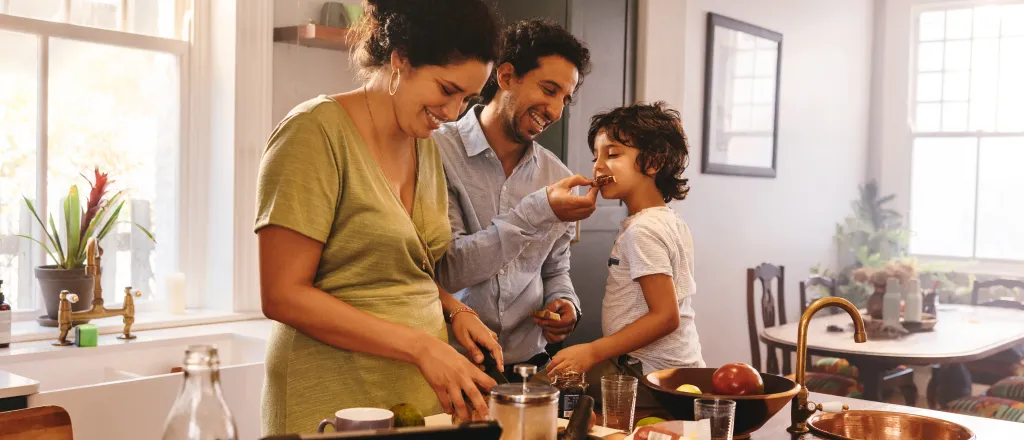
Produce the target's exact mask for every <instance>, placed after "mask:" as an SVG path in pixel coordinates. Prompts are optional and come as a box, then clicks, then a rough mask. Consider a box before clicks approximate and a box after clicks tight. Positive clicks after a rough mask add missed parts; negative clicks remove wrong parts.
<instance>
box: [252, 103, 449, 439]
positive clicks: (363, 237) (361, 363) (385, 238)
mask: <svg viewBox="0 0 1024 440" xmlns="http://www.w3.org/2000/svg"><path fill="white" fill-rule="evenodd" d="M416 148H417V151H418V157H419V162H418V164H417V166H418V167H419V168H418V171H417V174H418V178H417V181H416V190H415V199H414V200H415V201H414V206H413V214H412V216H411V217H410V216H409V215H408V214H407V213H406V211H405V208H404V207H403V206H402V204H401V202H400V201H399V199H398V198H397V197H396V196H395V194H394V193H393V192H392V191H391V189H390V186H389V183H388V182H387V180H386V178H385V177H384V173H383V172H382V171H381V169H380V167H379V166H378V165H377V163H376V161H375V160H374V159H373V156H372V155H371V153H370V150H369V147H368V146H367V145H366V143H365V142H364V141H363V139H362V138H361V137H360V135H359V132H358V131H357V130H356V127H355V125H354V124H353V122H352V120H351V119H350V118H349V116H348V114H347V113H346V112H345V109H344V108H343V107H342V106H341V105H340V104H339V103H337V102H336V101H334V100H333V99H332V98H330V97H327V96H320V97H318V98H315V99H312V100H310V101H307V102H305V103H303V104H300V105H299V106H297V107H296V108H295V109H293V110H292V111H291V113H289V114H288V116H287V117H286V118H285V119H284V121H282V122H281V123H280V124H279V125H278V126H277V128H276V129H275V130H274V133H273V134H272V135H271V137H270V140H269V142H268V145H267V149H266V151H265V152H264V154H263V159H262V162H261V163H260V171H259V179H258V189H257V200H258V211H257V217H256V226H255V229H256V230H257V231H259V230H260V229H261V228H263V227H265V226H267V225H278V226H282V227H285V228H288V229H291V230H294V231H297V232H299V233H301V234H303V235H306V236H308V237H310V238H313V239H315V240H317V241H320V242H322V243H324V248H323V255H322V256H321V258H320V264H319V266H318V267H317V271H316V278H315V280H314V285H315V286H316V287H317V288H318V289H320V290H323V291H324V292H327V293H329V294H331V295H333V296H334V297H336V298H337V299H338V300H339V301H344V302H346V303H347V304H349V305H352V306H354V307H356V308H358V309H360V310H362V311H364V312H367V313H370V314H372V315H375V316H378V317H380V318H383V319H387V320H389V321H392V322H395V323H398V324H402V325H405V326H408V327H413V328H417V329H421V330H423V331H426V332H427V333H429V334H431V335H434V336H436V337H437V338H438V339H439V340H442V341H447V340H448V339H447V330H446V327H445V322H444V318H443V313H442V311H441V302H440V299H439V298H438V290H437V286H436V285H435V284H434V281H433V276H434V263H435V262H437V261H438V260H439V259H440V258H441V256H442V255H443V254H444V252H445V250H446V249H447V247H448V243H449V242H450V240H451V229H450V226H449V223H448V214H447V209H448V193H447V189H446V186H445V178H444V171H443V169H442V166H441V157H440V154H439V152H438V150H437V147H436V145H435V144H434V143H433V141H432V140H429V139H421V140H418V141H417V144H416ZM403 402H404V403H411V404H413V405H415V406H416V407H417V408H419V409H420V411H422V412H423V413H424V414H427V415H429V414H436V413H438V412H440V404H439V403H438V400H437V396H436V395H435V394H434V392H433V391H432V390H431V388H430V386H429V385H428V384H427V382H426V380H425V379H424V378H423V375H422V374H421V373H420V371H419V369H417V368H416V367H415V366H414V365H412V364H408V363H404V362H400V361H395V360H391V359H386V358H381V357H377V356H372V355H368V354H364V353H358V352H353V351H348V350H342V349H339V348H335V347H333V346H330V345H327V344H324V343H322V342H320V341H318V340H316V339H314V338H312V337H310V336H307V335H305V334H303V333H300V332H298V331H296V330H295V329H294V328H292V327H289V326H287V325H284V324H281V323H279V322H275V323H274V327H273V330H272V332H271V336H270V340H269V341H268V345H267V361H266V383H265V385H264V390H263V405H262V421H263V433H264V434H265V435H272V434H285V433H304V432H314V431H315V430H316V427H317V424H318V423H319V422H320V420H323V419H326V418H329V417H331V416H332V415H333V414H334V412H335V411H337V410H340V409H343V408H351V407H378V408H390V407H391V406H393V405H395V404H398V403H403Z"/></svg>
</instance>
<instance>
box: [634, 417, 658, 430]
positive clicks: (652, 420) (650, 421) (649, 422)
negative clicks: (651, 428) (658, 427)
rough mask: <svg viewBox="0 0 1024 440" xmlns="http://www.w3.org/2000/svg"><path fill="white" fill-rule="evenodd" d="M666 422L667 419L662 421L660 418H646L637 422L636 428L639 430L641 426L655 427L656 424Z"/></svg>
mask: <svg viewBox="0 0 1024 440" xmlns="http://www.w3.org/2000/svg"><path fill="white" fill-rule="evenodd" d="M664 421H665V419H662V418H660V417H645V418H642V419H640V421H639V422H636V427H637V428H639V427H641V426H647V425H653V424H655V423H661V422H664Z"/></svg>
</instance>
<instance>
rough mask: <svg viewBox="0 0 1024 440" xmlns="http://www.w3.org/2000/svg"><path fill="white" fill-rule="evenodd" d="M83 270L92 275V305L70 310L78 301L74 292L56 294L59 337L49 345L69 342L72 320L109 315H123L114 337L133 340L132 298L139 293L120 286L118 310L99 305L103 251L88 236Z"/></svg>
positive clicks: (101, 291) (100, 302) (133, 301)
mask: <svg viewBox="0 0 1024 440" xmlns="http://www.w3.org/2000/svg"><path fill="white" fill-rule="evenodd" d="M85 246H86V247H85V273H86V274H87V275H91V276H92V292H93V297H92V307H90V308H89V309H88V310H83V311H80V312H74V311H72V310H71V303H77V302H78V295H76V294H74V293H71V292H68V291H67V290H64V291H62V292H61V293H60V303H59V305H58V307H57V323H58V327H59V328H60V336H58V337H57V342H54V343H53V345H58V346H64V345H71V342H68V332H69V331H71V328H72V327H73V326H72V323H74V321H75V320H76V319H78V320H84V319H100V318H106V317H109V316H122V317H123V318H124V320H123V321H124V331H123V332H122V333H121V334H120V335H118V336H117V338H118V339H125V340H130V339H135V335H133V334H132V333H131V332H132V324H134V323H135V299H134V298H133V296H134V297H139V296H142V293H141V292H139V291H138V290H136V291H135V292H132V288H131V286H128V287H125V288H124V304H123V305H122V307H121V308H119V309H108V308H106V307H104V306H103V287H102V286H100V278H101V276H102V274H103V271H102V270H101V269H100V259H101V258H102V256H103V250H102V249H100V246H99V243H97V242H96V239H95V238H93V237H89V241H88V242H86V245H85Z"/></svg>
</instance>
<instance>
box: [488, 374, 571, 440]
mask: <svg viewBox="0 0 1024 440" xmlns="http://www.w3.org/2000/svg"><path fill="white" fill-rule="evenodd" d="M490 410H491V419H493V420H495V421H497V422H498V423H499V424H501V429H502V433H501V440H526V439H528V440H555V439H556V438H557V436H558V389H557V388H555V387H553V386H551V385H546V384H540V383H522V384H518V383H516V384H511V383H510V384H502V385H498V386H496V387H494V388H492V389H491V401H490Z"/></svg>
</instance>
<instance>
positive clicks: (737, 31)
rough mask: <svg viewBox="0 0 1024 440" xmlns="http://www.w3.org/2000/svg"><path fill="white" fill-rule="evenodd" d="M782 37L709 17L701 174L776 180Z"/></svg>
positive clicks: (739, 22) (753, 26) (723, 19)
mask: <svg viewBox="0 0 1024 440" xmlns="http://www.w3.org/2000/svg"><path fill="white" fill-rule="evenodd" d="M781 67H782V34H780V33H778V32H773V31H770V30H767V29H764V28H761V27H758V26H755V25H752V24H749V23H744V22H741V21H738V20H734V19H731V18H728V17H724V16H721V15H718V14H714V13H708V29H707V48H706V58H705V73H704V74H705V77H704V136H703V149H702V154H701V172H703V173H705V174H726V175H733V176H753V177H775V173H776V162H777V157H778V128H779V78H780V72H781Z"/></svg>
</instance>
